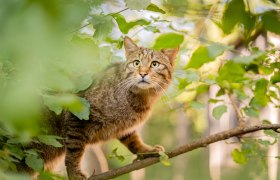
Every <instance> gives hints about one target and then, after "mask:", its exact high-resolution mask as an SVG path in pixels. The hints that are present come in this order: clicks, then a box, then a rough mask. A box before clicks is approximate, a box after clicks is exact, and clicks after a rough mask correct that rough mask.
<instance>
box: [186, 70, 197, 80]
mask: <svg viewBox="0 0 280 180" xmlns="http://www.w3.org/2000/svg"><path fill="white" fill-rule="evenodd" d="M185 72H186V80H187V82H196V81H199V79H200V74H199V72H197V71H193V70H190V69H188V70H186V71H185Z"/></svg>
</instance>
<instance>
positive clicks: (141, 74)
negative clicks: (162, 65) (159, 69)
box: [139, 72, 148, 78]
mask: <svg viewBox="0 0 280 180" xmlns="http://www.w3.org/2000/svg"><path fill="white" fill-rule="evenodd" d="M139 74H140V76H141V77H142V78H144V77H145V76H147V75H148V73H146V72H139Z"/></svg>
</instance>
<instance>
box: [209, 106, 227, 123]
mask: <svg viewBox="0 0 280 180" xmlns="http://www.w3.org/2000/svg"><path fill="white" fill-rule="evenodd" d="M225 112H227V106H225V105H220V106H217V107H215V108H214V109H213V112H212V115H213V117H214V118H215V119H216V120H219V119H220V118H221V117H222V115H223V114H224V113H225Z"/></svg>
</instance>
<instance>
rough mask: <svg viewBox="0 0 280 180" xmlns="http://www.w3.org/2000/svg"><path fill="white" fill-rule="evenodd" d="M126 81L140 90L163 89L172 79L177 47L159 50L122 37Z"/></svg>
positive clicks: (157, 90)
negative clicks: (139, 45)
mask: <svg viewBox="0 0 280 180" xmlns="http://www.w3.org/2000/svg"><path fill="white" fill-rule="evenodd" d="M124 47H125V52H126V67H125V74H126V81H128V82H129V84H130V85H131V86H132V87H134V88H136V89H138V90H140V91H147V90H150V89H154V90H155V91H156V92H160V91H162V90H165V89H166V88H167V86H168V85H169V84H170V82H171V80H172V73H173V68H174V64H175V62H174V61H175V58H176V55H177V53H178V48H174V49H162V50H159V51H156V50H152V49H148V48H143V47H138V46H137V45H136V44H135V43H134V42H133V41H132V40H131V39H130V38H129V37H125V38H124Z"/></svg>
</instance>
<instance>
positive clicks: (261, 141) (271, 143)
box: [257, 138, 277, 146]
mask: <svg viewBox="0 0 280 180" xmlns="http://www.w3.org/2000/svg"><path fill="white" fill-rule="evenodd" d="M257 141H258V143H259V144H262V145H265V146H269V145H273V144H275V143H276V142H277V139H276V138H275V139H274V141H273V142H270V141H268V140H263V139H258V140H257Z"/></svg>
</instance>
